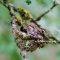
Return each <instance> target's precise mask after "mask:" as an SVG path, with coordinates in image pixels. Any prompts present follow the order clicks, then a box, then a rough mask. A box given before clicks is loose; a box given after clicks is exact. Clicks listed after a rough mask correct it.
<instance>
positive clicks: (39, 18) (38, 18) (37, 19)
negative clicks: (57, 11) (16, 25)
mask: <svg viewBox="0 0 60 60" xmlns="http://www.w3.org/2000/svg"><path fill="white" fill-rule="evenodd" d="M57 5H58V4H56V3H55V1H53V6H52V7H51V8H50V9H49V10H47V11H46V12H44V13H43V14H42V15H40V16H39V17H37V18H36V20H35V21H39V20H41V18H42V17H43V16H45V15H46V14H47V13H49V12H50V11H51V10H52V9H53V8H54V7H55V6H57Z"/></svg>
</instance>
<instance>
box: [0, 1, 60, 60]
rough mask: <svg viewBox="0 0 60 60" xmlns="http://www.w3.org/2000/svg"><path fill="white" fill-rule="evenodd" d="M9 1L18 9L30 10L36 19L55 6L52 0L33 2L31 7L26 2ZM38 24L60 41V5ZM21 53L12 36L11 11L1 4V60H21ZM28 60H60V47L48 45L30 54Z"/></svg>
mask: <svg viewBox="0 0 60 60" xmlns="http://www.w3.org/2000/svg"><path fill="white" fill-rule="evenodd" d="M8 1H9V2H10V3H13V4H14V6H16V7H19V6H20V7H24V8H26V9H27V10H29V11H30V13H31V14H32V16H33V18H34V19H36V18H37V17H38V16H39V15H41V14H42V13H44V12H45V11H46V10H48V9H49V8H50V7H51V6H52V4H53V1H52V0H31V4H30V5H27V4H26V0H8ZM37 23H38V24H40V25H41V26H42V27H43V28H45V29H47V30H49V31H50V32H51V33H52V34H53V35H54V36H55V37H56V38H57V39H58V40H60V5H58V6H56V7H55V8H54V9H53V10H52V11H51V12H49V13H48V14H46V15H45V16H44V17H43V18H42V19H41V21H39V22H37ZM19 53H20V51H19V49H18V47H17V46H16V43H15V40H14V37H13V35H12V28H11V17H10V15H9V11H8V9H7V8H5V7H4V6H3V5H2V4H0V60H21V56H20V55H19ZM28 58H29V60H60V45H59V44H57V45H51V44H48V45H47V46H45V47H44V48H41V49H37V50H36V51H34V52H32V53H31V52H28Z"/></svg>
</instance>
